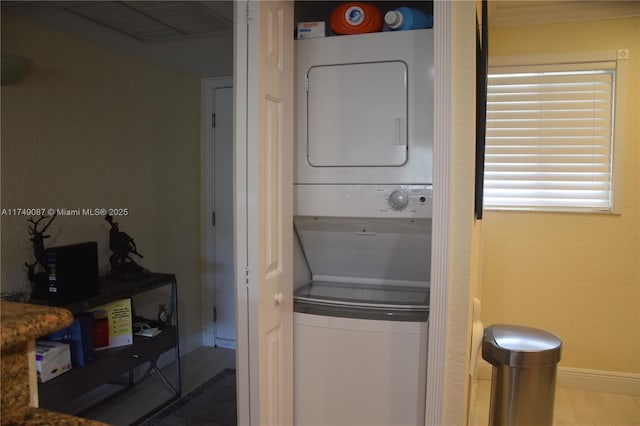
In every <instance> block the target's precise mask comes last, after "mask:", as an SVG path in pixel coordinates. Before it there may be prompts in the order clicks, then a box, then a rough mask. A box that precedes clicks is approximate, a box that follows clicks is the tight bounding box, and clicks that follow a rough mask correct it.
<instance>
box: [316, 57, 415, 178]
mask: <svg viewBox="0 0 640 426" xmlns="http://www.w3.org/2000/svg"><path fill="white" fill-rule="evenodd" d="M307 82H308V85H307V123H308V129H307V132H308V134H307V149H308V152H307V159H308V161H309V164H310V165H311V166H315V167H341V166H355V167H358V166H401V165H403V164H404V163H406V161H407V124H408V123H407V117H408V110H407V64H406V63H405V62H402V61H389V62H370V63H355V64H339V65H322V66H314V67H311V68H310V69H309V70H308V72H307Z"/></svg>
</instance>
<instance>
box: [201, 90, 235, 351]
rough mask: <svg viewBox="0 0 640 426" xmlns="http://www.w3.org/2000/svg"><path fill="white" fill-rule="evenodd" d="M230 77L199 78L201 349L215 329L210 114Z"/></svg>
mask: <svg viewBox="0 0 640 426" xmlns="http://www.w3.org/2000/svg"><path fill="white" fill-rule="evenodd" d="M232 85H233V78H232V77H217V78H203V79H202V83H201V97H200V98H201V104H202V105H201V108H200V110H201V111H202V117H201V120H200V125H201V134H200V138H201V145H200V158H201V162H200V163H201V164H200V235H202V239H201V247H200V254H201V257H200V274H201V277H200V283H201V287H200V289H201V295H202V297H201V309H202V316H201V324H202V345H203V346H215V325H214V323H213V308H214V304H215V273H214V271H215V265H214V264H213V259H215V250H214V233H213V226H212V224H211V213H212V212H213V197H214V189H215V187H214V181H213V167H214V149H213V144H214V143H215V141H214V139H215V132H214V130H213V125H212V117H213V112H214V97H213V91H214V90H215V89H217V88H222V87H232Z"/></svg>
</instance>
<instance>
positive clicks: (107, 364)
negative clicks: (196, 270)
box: [30, 273, 182, 420]
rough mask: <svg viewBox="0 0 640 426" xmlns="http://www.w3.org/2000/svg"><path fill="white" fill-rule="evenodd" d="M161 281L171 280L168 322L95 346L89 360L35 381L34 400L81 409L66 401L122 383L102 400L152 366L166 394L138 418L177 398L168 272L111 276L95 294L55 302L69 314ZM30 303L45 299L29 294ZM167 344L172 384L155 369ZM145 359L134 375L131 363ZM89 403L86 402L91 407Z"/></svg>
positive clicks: (173, 303)
mask: <svg viewBox="0 0 640 426" xmlns="http://www.w3.org/2000/svg"><path fill="white" fill-rule="evenodd" d="M164 286H171V300H170V307H169V309H170V312H171V321H170V322H169V325H167V326H166V327H164V328H163V329H162V332H161V333H160V334H158V335H156V336H154V337H140V336H135V335H134V338H133V344H132V345H128V346H121V347H117V348H110V349H104V350H100V351H96V352H95V358H96V359H95V360H94V361H93V362H90V363H88V364H86V365H85V366H84V367H80V368H76V367H74V368H72V369H71V370H70V371H68V372H66V373H64V374H62V375H60V376H58V377H56V378H54V379H52V380H50V381H48V382H45V383H39V386H38V397H39V406H40V407H41V408H46V409H49V410H52V411H59V412H67V413H69V414H75V415H81V414H82V412H84V411H86V410H88V408H87V409H85V410H83V411H81V412H80V413H78V412H69V411H68V410H69V409H70V407H72V404H71V402H72V401H73V400H74V399H76V398H78V397H80V396H82V395H84V394H86V393H87V392H89V391H91V390H93V389H95V388H96V387H98V386H100V385H103V384H108V383H109V384H119V385H122V389H121V390H120V391H119V392H117V393H112V394H110V395H109V396H108V397H107V398H105V399H104V400H101V401H98V403H101V402H104V401H105V400H106V399H111V398H112V397H114V396H116V395H119V394H120V393H122V392H125V391H127V390H129V389H130V388H132V387H134V386H135V385H136V384H138V383H140V382H141V381H142V380H144V379H146V378H147V377H148V376H149V375H150V374H151V372H155V376H157V377H158V378H159V379H160V380H162V382H163V383H164V385H165V386H166V387H167V388H168V389H169V390H171V392H172V395H171V397H170V398H168V399H167V400H166V401H165V402H163V403H162V404H160V405H159V406H157V407H156V408H154V409H153V410H151V411H150V412H148V413H146V414H145V415H144V416H143V418H141V419H140V420H142V419H144V418H146V417H148V416H150V415H152V414H154V413H156V412H157V411H159V410H160V409H162V408H164V407H165V406H166V405H168V404H169V403H171V402H173V401H174V400H176V399H178V398H179V397H180V395H181V394H182V382H181V376H180V347H179V335H178V293H177V281H176V277H175V275H173V274H159V273H152V274H150V275H148V276H146V277H144V278H141V279H138V280H134V281H111V280H105V279H101V280H100V294H98V295H97V296H94V297H91V298H88V299H84V300H81V301H77V302H73V303H69V304H66V305H62V306H60V307H63V308H66V309H68V310H70V311H71V312H72V313H73V314H74V315H75V314H79V313H82V312H86V311H90V310H91V309H92V308H94V307H96V306H100V305H104V304H107V303H110V302H114V301H116V300H120V299H126V298H130V297H133V296H135V295H138V294H141V293H145V292H147V291H150V290H154V289H157V288H160V287H164ZM30 303H41V304H47V302H46V301H40V302H39V301H37V300H32V301H31V302H30ZM171 349H173V350H174V354H175V358H174V362H175V374H176V377H175V378H176V381H175V385H173V384H171V383H170V381H169V380H167V378H166V377H165V375H164V374H162V372H161V371H160V369H159V367H158V365H157V361H158V358H159V357H160V355H162V354H163V353H165V352H167V351H169V350H171ZM144 364H148V367H147V369H146V371H145V372H144V373H142V374H141V375H139V377H135V374H134V373H135V371H134V369H135V368H136V367H139V366H142V365H144ZM124 375H128V380H125V381H124V382H122V380H121V381H119V382H118V381H117V379H118V378H121V377H122V376H124ZM93 406H95V404H94V405H92V407H93Z"/></svg>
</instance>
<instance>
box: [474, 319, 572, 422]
mask: <svg viewBox="0 0 640 426" xmlns="http://www.w3.org/2000/svg"><path fill="white" fill-rule="evenodd" d="M561 347H562V341H561V340H560V338H558V336H556V335H554V334H551V333H548V332H546V331H543V330H538V329H535V328H530V327H523V326H518V325H505V324H495V325H491V326H489V327H487V328H485V330H484V337H483V341H482V358H484V360H485V361H487V362H489V363H490V364H491V365H493V374H492V382H491V404H490V411H489V426H524V425H531V426H551V425H552V424H553V405H554V397H555V388H556V370H557V365H558V361H560V350H561Z"/></svg>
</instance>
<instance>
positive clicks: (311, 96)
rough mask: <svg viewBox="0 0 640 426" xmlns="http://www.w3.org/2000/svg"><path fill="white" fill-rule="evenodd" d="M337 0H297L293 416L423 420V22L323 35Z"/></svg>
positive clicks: (429, 163) (427, 180)
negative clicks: (302, 33) (309, 32)
mask: <svg viewBox="0 0 640 426" xmlns="http://www.w3.org/2000/svg"><path fill="white" fill-rule="evenodd" d="M374 4H375V6H376V7H377V8H378V9H379V10H380V12H381V13H382V15H383V16H384V14H385V12H386V11H390V10H393V9H394V8H397V7H398V6H402V5H406V6H411V7H412V8H417V9H419V10H421V11H422V12H424V13H425V14H431V13H432V10H431V7H432V4H431V3H430V2H407V3H402V4H400V2H376V3H374ZM340 5H341V3H340V2H296V23H300V22H317V21H324V22H325V24H326V26H327V28H326V32H327V35H326V36H325V37H317V38H308V39H298V40H296V41H295V42H294V44H295V126H294V127H295V130H294V146H295V154H294V161H295V163H294V224H293V226H294V286H295V289H294V422H295V424H296V425H318V424H323V425H374V424H379V425H390V424H393V425H417V424H424V418H425V400H426V377H427V348H428V340H429V339H428V328H429V327H428V324H429V289H430V276H431V230H432V210H433V206H432V191H433V111H434V105H433V77H434V75H433V74H434V59H433V58H434V53H433V51H434V47H433V29H430V28H426V29H412V30H405V31H377V32H368V33H363V34H353V35H330V33H331V29H330V28H329V20H330V19H331V16H330V15H331V12H332V11H333V10H334V9H335V8H336V7H338V6H340ZM365 12H366V10H365ZM384 29H385V30H386V29H387V26H386V24H385V26H384Z"/></svg>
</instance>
